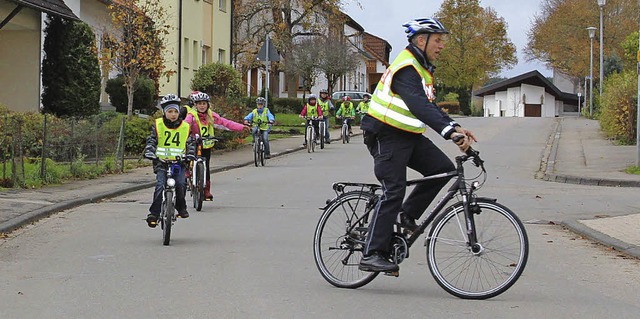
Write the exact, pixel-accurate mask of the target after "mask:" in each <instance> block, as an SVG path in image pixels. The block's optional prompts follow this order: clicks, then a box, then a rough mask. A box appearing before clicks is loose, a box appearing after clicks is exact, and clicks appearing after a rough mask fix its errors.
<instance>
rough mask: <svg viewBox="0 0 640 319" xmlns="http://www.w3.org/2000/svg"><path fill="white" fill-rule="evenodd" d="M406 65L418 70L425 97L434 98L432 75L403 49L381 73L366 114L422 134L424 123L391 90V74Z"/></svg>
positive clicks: (399, 127)
mask: <svg viewBox="0 0 640 319" xmlns="http://www.w3.org/2000/svg"><path fill="white" fill-rule="evenodd" d="M406 66H412V67H413V68H414V69H415V70H416V71H418V74H420V77H422V86H423V87H424V90H425V94H426V95H427V98H428V99H429V101H431V102H433V101H434V100H435V98H436V96H435V90H434V88H433V75H431V73H430V72H429V71H428V70H427V69H425V68H424V67H423V66H422V65H421V64H420V62H418V60H416V58H415V57H414V56H413V54H411V52H409V50H407V49H404V50H403V51H402V52H400V54H398V57H396V59H395V60H394V61H393V62H392V63H391V65H390V66H389V68H387V70H386V71H385V73H384V74H383V75H382V78H381V79H380V82H378V86H377V87H376V90H375V91H374V92H373V95H372V96H371V104H370V105H369V110H368V111H367V114H369V115H370V116H372V117H374V118H376V119H377V120H379V121H381V122H383V123H386V124H389V125H391V126H393V127H396V128H398V129H401V130H404V131H407V132H411V133H416V134H422V133H424V131H425V130H426V125H425V124H424V123H422V121H420V120H419V119H418V118H417V117H416V116H415V115H413V113H411V111H409V107H407V105H406V104H405V103H404V101H403V100H402V98H401V97H400V95H398V94H396V93H394V92H393V91H391V82H392V80H393V76H394V75H395V73H396V72H397V71H398V70H400V69H402V68H404V67H406Z"/></svg>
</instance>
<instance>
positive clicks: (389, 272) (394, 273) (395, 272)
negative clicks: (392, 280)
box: [384, 271, 400, 277]
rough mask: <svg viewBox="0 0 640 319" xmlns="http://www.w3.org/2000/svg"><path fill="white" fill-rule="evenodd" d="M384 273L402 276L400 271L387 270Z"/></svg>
mask: <svg viewBox="0 0 640 319" xmlns="http://www.w3.org/2000/svg"><path fill="white" fill-rule="evenodd" d="M384 274H385V275H386V276H392V277H400V271H387V272H385V273H384Z"/></svg>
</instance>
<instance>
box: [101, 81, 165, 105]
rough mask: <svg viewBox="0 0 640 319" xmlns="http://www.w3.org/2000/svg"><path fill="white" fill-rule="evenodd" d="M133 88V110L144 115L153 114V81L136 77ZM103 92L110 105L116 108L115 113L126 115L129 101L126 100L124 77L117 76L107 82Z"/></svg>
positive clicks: (154, 103) (154, 89)
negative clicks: (105, 93) (107, 97)
mask: <svg viewBox="0 0 640 319" xmlns="http://www.w3.org/2000/svg"><path fill="white" fill-rule="evenodd" d="M134 87H135V91H134V92H133V109H134V110H140V111H142V113H145V114H148V113H151V112H153V111H154V109H155V108H156V107H155V105H156V101H155V96H156V87H155V84H154V83H153V80H151V79H149V78H147V77H138V79H137V80H136V82H135V83H134ZM105 91H106V92H107V94H109V100H110V101H111V105H113V106H114V107H115V108H116V111H117V112H120V113H127V103H128V102H129V99H128V98H127V88H126V87H125V86H124V77H123V76H122V75H118V76H117V77H116V78H113V79H109V80H107V87H106V89H105Z"/></svg>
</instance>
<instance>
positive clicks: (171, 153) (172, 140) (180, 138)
mask: <svg viewBox="0 0 640 319" xmlns="http://www.w3.org/2000/svg"><path fill="white" fill-rule="evenodd" d="M156 134H157V135H158V147H156V156H157V157H158V158H162V159H165V160H167V159H171V160H173V159H175V158H176V156H180V157H181V158H184V157H185V155H186V151H187V139H188V138H189V123H187V122H185V121H182V123H180V126H178V127H177V128H175V129H170V128H168V127H167V126H166V125H164V122H163V121H162V118H159V119H156Z"/></svg>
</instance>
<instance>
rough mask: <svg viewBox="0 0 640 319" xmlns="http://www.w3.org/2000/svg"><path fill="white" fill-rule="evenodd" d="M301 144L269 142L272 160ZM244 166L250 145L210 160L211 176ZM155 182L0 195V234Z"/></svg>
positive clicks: (334, 133) (298, 139)
mask: <svg viewBox="0 0 640 319" xmlns="http://www.w3.org/2000/svg"><path fill="white" fill-rule="evenodd" d="M359 132H360V130H358V129H356V128H354V134H355V133H359ZM330 133H331V139H332V141H336V140H338V139H339V137H340V130H339V129H335V130H331V131H330ZM356 135H357V134H356ZM303 141H304V136H303V135H299V136H292V137H289V138H282V139H277V140H272V141H270V146H271V156H272V158H273V157H276V156H281V155H284V154H288V153H291V152H295V151H298V150H302V149H303V147H302V142H303ZM334 143H335V142H334ZM247 165H254V163H253V151H252V148H251V147H250V146H249V145H247V146H244V147H241V148H239V149H237V150H233V151H226V152H221V151H216V152H214V153H213V155H212V158H211V172H212V173H215V172H220V171H225V170H229V169H234V168H238V167H243V166H247ZM267 165H269V162H268V161H267ZM155 183H156V177H155V174H153V170H152V169H151V167H150V166H149V167H141V168H136V169H131V170H128V171H127V172H125V173H124V174H116V175H108V176H104V177H100V178H99V179H97V180H95V179H94V180H82V181H75V182H71V183H67V184H63V185H58V186H49V187H43V188H41V189H33V190H25V189H12V190H8V191H4V192H0V234H2V233H9V232H11V231H13V230H15V229H17V228H19V227H22V226H24V225H26V224H28V223H31V222H33V221H36V220H38V219H41V218H44V217H47V216H49V215H51V214H55V213H57V212H60V211H63V210H66V209H70V208H73V207H77V206H81V205H85V204H89V203H95V202H98V201H100V200H103V199H106V198H111V197H116V196H120V195H123V194H126V193H130V192H134V191H137V190H141V189H145V188H151V187H154V186H155ZM150 196H151V195H150Z"/></svg>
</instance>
